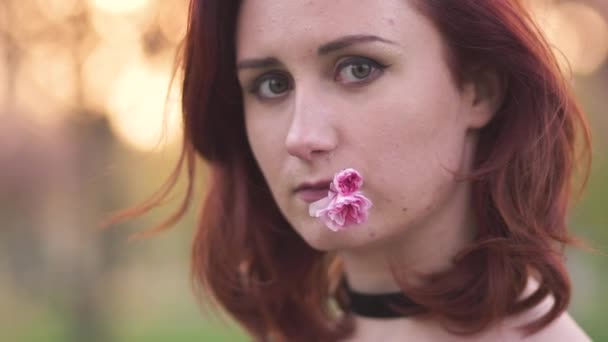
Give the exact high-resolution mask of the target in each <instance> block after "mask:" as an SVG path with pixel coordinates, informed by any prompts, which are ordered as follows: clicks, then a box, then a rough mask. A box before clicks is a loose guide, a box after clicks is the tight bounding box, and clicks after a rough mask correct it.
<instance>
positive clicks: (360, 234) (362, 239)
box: [299, 222, 373, 252]
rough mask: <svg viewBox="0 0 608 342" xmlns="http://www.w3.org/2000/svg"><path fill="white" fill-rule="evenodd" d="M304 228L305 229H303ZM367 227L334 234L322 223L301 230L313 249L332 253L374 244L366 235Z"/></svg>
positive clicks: (300, 232) (301, 233)
mask: <svg viewBox="0 0 608 342" xmlns="http://www.w3.org/2000/svg"><path fill="white" fill-rule="evenodd" d="M303 228H304V227H303ZM366 232H368V230H367V229H366V227H365V226H358V227H350V228H347V229H345V230H341V231H337V232H334V231H332V230H330V229H328V228H327V227H325V225H323V224H322V223H321V222H319V223H318V225H317V224H315V225H314V227H305V228H304V229H302V230H299V234H300V236H302V238H303V239H304V241H306V243H307V244H308V245H309V246H310V247H311V248H313V249H315V250H318V251H322V252H332V251H339V250H347V249H356V248H361V247H365V246H366V245H368V244H370V243H373V238H371V237H370V236H368V234H367V233H366Z"/></svg>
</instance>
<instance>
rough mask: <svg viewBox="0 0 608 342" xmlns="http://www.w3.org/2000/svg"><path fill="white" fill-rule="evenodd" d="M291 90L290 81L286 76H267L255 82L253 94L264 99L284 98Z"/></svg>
mask: <svg viewBox="0 0 608 342" xmlns="http://www.w3.org/2000/svg"><path fill="white" fill-rule="evenodd" d="M289 89H290V85H289V79H288V78H287V77H286V76H285V75H281V74H267V75H264V76H262V77H260V78H259V79H258V80H257V81H256V82H255V84H254V86H253V87H252V89H251V92H252V93H254V94H255V95H256V96H258V97H259V98H262V99H273V98H277V97H281V96H283V95H284V94H285V93H286V92H287V91H289Z"/></svg>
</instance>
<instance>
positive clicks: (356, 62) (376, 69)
mask: <svg viewBox="0 0 608 342" xmlns="http://www.w3.org/2000/svg"><path fill="white" fill-rule="evenodd" d="M361 65H365V66H370V71H369V75H370V76H366V77H365V78H362V79H360V80H359V81H354V82H350V83H347V84H348V85H349V86H353V87H356V86H362V85H365V84H367V83H370V82H372V81H374V80H376V79H377V78H378V77H380V76H381V75H382V73H383V72H384V70H386V69H387V68H388V67H390V65H384V64H381V63H379V62H377V61H375V60H373V59H370V58H366V57H360V56H354V57H346V58H343V59H342V61H341V62H340V63H338V65H337V66H336V68H335V69H334V72H333V75H334V76H333V78H334V80H338V77H339V75H340V73H341V72H342V71H344V70H347V67H349V66H361ZM279 78H282V80H280V81H284V82H285V81H286V82H287V83H288V84H287V88H286V89H285V92H287V91H288V90H291V89H292V88H293V86H292V84H291V83H292V82H291V78H290V77H289V76H288V75H287V74H286V73H284V72H279V71H272V72H269V73H266V74H264V75H262V76H260V77H258V78H257V79H255V80H254V81H253V83H252V85H251V86H250V87H249V89H248V91H249V93H251V94H253V95H255V96H256V97H258V98H259V99H261V100H267V101H268V100H273V99H275V98H279V97H282V96H283V93H281V94H278V95H277V96H274V97H265V96H262V95H260V88H261V87H262V86H263V85H264V82H267V81H273V80H277V79H279Z"/></svg>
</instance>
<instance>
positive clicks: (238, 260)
mask: <svg viewBox="0 0 608 342" xmlns="http://www.w3.org/2000/svg"><path fill="white" fill-rule="evenodd" d="M413 2H414V4H415V5H416V7H417V9H418V10H419V11H420V12H421V13H422V14H423V15H425V16H427V17H428V18H429V19H430V20H431V21H432V22H433V23H434V24H435V25H436V27H437V28H438V29H439V30H440V32H441V33H442V34H443V37H444V40H445V42H446V45H447V47H448V49H446V56H445V58H446V62H447V63H449V65H450V67H451V70H452V73H453V76H454V80H455V82H460V81H461V80H462V79H463V78H464V77H466V71H467V67H468V66H471V65H483V66H485V67H487V68H490V69H492V70H496V71H497V72H498V73H499V74H500V76H501V77H502V78H503V79H504V81H505V84H506V85H507V86H506V94H505V100H504V103H503V105H502V107H501V108H500V110H499V111H498V112H497V113H496V115H495V118H494V119H493V120H492V121H491V122H490V123H489V124H488V125H487V126H486V127H484V128H483V129H482V130H481V131H480V137H479V143H478V150H477V154H476V158H475V165H474V166H475V168H474V172H473V173H472V174H471V175H468V176H467V177H466V178H467V179H468V180H470V181H471V184H472V189H473V198H472V207H473V209H474V213H475V218H476V223H477V226H478V234H477V236H476V240H475V242H474V244H473V245H471V246H470V247H468V248H467V249H466V250H464V251H462V252H461V253H460V254H459V255H458V256H456V258H455V259H454V267H453V268H451V269H450V270H447V271H445V272H442V273H437V274H431V275H428V277H429V279H430V280H432V281H430V282H429V283H428V284H427V285H425V286H424V287H415V286H412V285H411V284H407V283H406V282H405V281H403V279H401V278H402V277H401V276H400V274H399V273H398V272H397V271H395V277H396V278H397V280H398V281H399V282H400V284H401V285H402V289H403V290H404V292H405V293H406V294H407V295H409V296H410V297H411V298H412V299H413V300H414V301H416V302H417V303H419V304H420V306H421V307H422V308H423V311H424V312H425V313H426V314H429V315H433V317H436V318H437V319H439V320H440V321H442V322H445V323H446V324H447V323H449V324H448V326H450V327H458V328H459V330H458V332H462V333H473V332H477V331H480V330H482V329H484V328H485V327H487V326H488V325H489V324H490V323H492V322H495V321H497V320H499V319H501V318H504V317H506V316H509V315H512V314H516V313H519V312H522V311H524V310H526V309H529V308H531V307H533V306H535V305H536V304H538V303H539V302H540V301H541V300H543V299H544V298H545V297H546V296H548V295H550V294H551V295H553V297H554V298H555V301H554V305H553V307H552V308H551V310H550V311H549V312H547V313H546V314H545V315H544V316H542V317H541V318H540V319H538V320H537V321H534V322H530V323H529V324H528V325H527V326H525V327H524V330H525V331H526V332H527V333H533V332H535V331H538V330H540V329H542V328H543V327H545V326H546V325H547V324H549V323H550V322H552V321H553V320H554V319H555V318H557V317H558V316H559V315H560V314H561V313H562V312H563V311H564V310H565V309H566V308H567V305H568V303H569V300H570V294H571V285H570V281H569V277H568V273H567V271H566V269H565V267H564V263H563V260H562V256H563V255H562V252H563V247H564V246H565V245H567V244H572V243H575V244H576V243H577V240H576V239H574V238H573V237H572V236H571V235H569V233H568V230H567V225H566V223H567V217H566V215H567V209H568V207H569V200H570V197H571V192H572V191H571V190H572V189H573V181H572V179H573V174H574V170H575V166H577V165H580V166H581V171H582V172H581V175H582V178H581V179H582V181H581V186H580V188H579V190H580V191H581V192H582V189H583V188H584V184H585V183H586V179H587V176H588V172H589V164H590V159H591V157H590V153H589V152H590V136H589V134H590V133H589V128H588V126H587V123H586V121H585V117H584V114H583V112H582V110H581V108H580V106H579V104H578V103H577V101H576V100H575V99H574V97H573V94H572V92H571V90H570V89H569V85H568V83H567V80H566V79H565V78H564V77H563V74H562V72H561V71H560V68H559V66H558V64H557V63H556V59H555V56H554V55H553V53H552V51H551V49H550V47H549V45H548V44H547V42H546V41H545V40H544V38H543V37H542V35H541V34H540V32H539V29H538V28H537V26H536V25H535V24H534V23H533V21H532V20H531V18H530V16H529V14H528V13H527V12H526V10H525V8H524V7H523V6H522V5H521V3H520V2H519V1H517V0H496V1H477V0H415V1H413ZM239 6H240V1H238V0H221V1H220V0H191V4H190V11H189V23H188V24H189V25H188V33H187V36H186V38H185V42H184V46H183V48H184V49H183V54H182V56H181V57H182V59H181V62H182V67H183V77H184V79H183V99H182V101H183V110H184V113H183V119H184V148H183V151H182V158H181V159H180V162H179V163H178V165H177V167H176V169H175V171H174V172H173V174H172V175H171V177H170V178H169V180H168V181H167V183H166V184H165V186H164V187H163V188H162V189H161V191H160V192H159V193H158V194H157V196H154V197H153V198H152V199H151V200H150V201H148V202H146V203H144V204H143V205H142V206H140V207H136V208H134V209H132V210H130V211H127V212H125V213H124V214H122V215H119V216H117V219H122V218H124V217H127V216H136V215H139V214H140V213H143V212H145V211H147V210H149V209H150V208H152V207H154V206H155V205H156V204H158V203H159V202H160V200H162V199H163V198H164V197H165V196H166V195H167V194H168V193H169V191H170V190H171V188H172V187H173V185H175V184H176V181H177V179H178V176H179V174H180V170H181V169H183V168H184V167H185V168H186V169H187V170H188V175H189V182H188V184H189V187H188V189H189V191H188V193H187V196H186V198H185V199H184V202H183V205H182V207H181V208H180V210H179V211H178V212H177V213H176V214H175V215H174V216H173V217H170V218H169V220H168V221H167V222H164V223H162V224H160V225H159V226H158V227H156V228H155V229H152V230H151V231H149V232H148V233H150V232H156V231H159V230H162V229H165V228H167V227H169V226H170V225H172V224H173V223H174V222H175V221H176V220H177V219H178V218H179V217H180V216H181V215H182V214H183V212H184V210H185V209H186V207H187V205H188V204H189V203H190V201H191V194H192V191H193V183H192V181H193V177H194V176H193V175H194V165H195V155H197V154H198V155H199V156H201V157H202V158H203V159H204V161H205V162H206V165H207V166H208V169H209V177H210V178H209V182H208V188H207V195H206V200H205V202H204V206H203V208H202V212H201V216H200V221H199V223H198V230H197V234H196V236H195V238H194V242H193V249H192V279H193V283H194V285H195V286H196V293H197V294H200V295H204V296H206V298H208V299H211V300H212V302H214V303H216V304H219V305H220V306H221V307H222V308H223V309H224V310H226V311H227V312H228V313H229V314H230V315H231V316H232V317H234V318H235V319H236V320H237V321H238V322H240V323H241V324H242V325H243V326H244V327H245V328H246V329H247V330H248V331H249V333H250V334H251V335H252V336H254V337H255V338H256V339H259V340H266V339H268V338H269V337H273V338H275V339H279V340H289V341H300V340H301V341H334V340H339V339H341V338H343V337H346V336H348V335H349V334H350V333H351V332H352V329H353V326H352V324H351V320H350V316H349V315H348V306H347V304H345V303H344V302H343V301H341V300H338V301H337V302H338V305H339V306H341V308H342V310H343V311H344V312H345V315H342V316H336V314H335V312H334V311H335V310H334V311H332V309H331V307H330V305H329V303H330V302H331V299H335V298H336V297H338V298H339V297H340V296H339V291H340V288H339V287H338V286H336V284H338V282H339V278H340V277H341V276H342V275H341V271H340V267H339V264H338V263H337V262H336V258H334V257H333V256H332V254H327V253H322V252H319V251H316V250H314V249H312V248H311V247H310V246H308V245H307V244H306V243H305V242H304V240H302V239H301V238H300V237H299V236H298V234H297V233H296V232H295V231H294V230H293V229H292V228H291V227H290V225H289V224H288V222H287V221H286V220H285V218H284V217H283V216H282V214H281V213H280V211H279V208H278V207H277V205H276V203H275V202H274V200H273V198H272V196H271V193H270V190H269V187H268V185H267V183H266V182H265V179H264V177H263V175H262V173H261V171H260V169H259V167H258V166H257V164H256V161H255V159H254V157H253V154H252V152H251V149H250V147H249V144H248V142H247V139H246V134H245V126H244V120H243V106H242V102H241V101H242V100H241V90H240V87H239V84H238V81H237V77H236V68H235V62H236V61H235V46H234V36H235V27H236V18H237V14H238V10H239ZM578 148H580V150H579V149H578ZM578 152H583V153H581V154H580V155H579V153H578ZM579 157H583V158H582V159H579ZM579 193H580V192H579ZM530 270H532V271H534V272H535V273H536V274H538V275H540V287H539V288H538V290H537V291H536V292H535V293H534V294H533V295H531V296H530V297H528V298H527V299H526V300H524V301H517V298H518V297H519V296H520V295H521V293H522V290H523V289H524V287H525V285H526V280H527V279H528V276H529V271H530Z"/></svg>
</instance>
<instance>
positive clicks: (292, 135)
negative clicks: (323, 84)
mask: <svg viewBox="0 0 608 342" xmlns="http://www.w3.org/2000/svg"><path fill="white" fill-rule="evenodd" d="M302 90H303V89H302V87H300V89H299V92H298V90H294V91H295V92H296V94H295V100H294V102H293V109H292V120H291V125H290V127H289V131H288V133H287V137H286V139H285V147H286V148H287V152H288V153H289V154H290V155H292V156H294V157H297V158H300V159H303V160H306V161H312V160H313V159H314V158H318V157H319V156H324V155H328V154H329V153H330V152H332V151H333V150H334V149H335V148H336V146H337V143H338V141H337V139H338V137H337V132H336V129H335V125H334V124H333V123H332V118H333V116H332V115H331V114H332V106H331V102H330V101H328V99H326V98H324V97H323V95H321V94H318V93H317V92H312V91H308V92H307V94H304V92H303V91H302ZM307 95H308V96H307Z"/></svg>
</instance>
